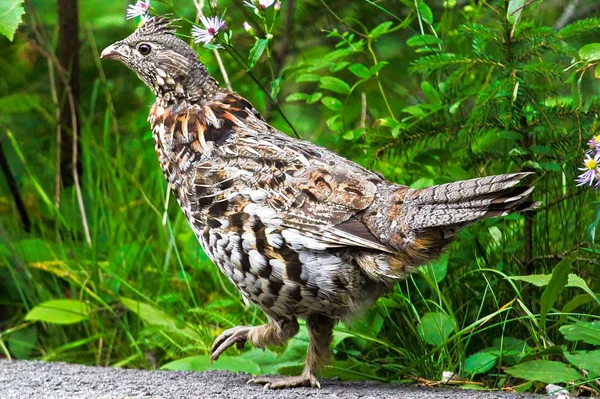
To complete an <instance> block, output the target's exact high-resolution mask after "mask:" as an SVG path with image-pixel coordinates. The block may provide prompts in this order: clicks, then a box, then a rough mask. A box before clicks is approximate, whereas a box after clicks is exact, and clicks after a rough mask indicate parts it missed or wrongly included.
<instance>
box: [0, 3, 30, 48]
mask: <svg viewBox="0 0 600 399" xmlns="http://www.w3.org/2000/svg"><path fill="white" fill-rule="evenodd" d="M23 14H25V9H23V0H4V1H2V2H1V3H0V33H1V34H3V35H4V36H6V37H7V38H8V39H9V40H13V37H14V35H15V31H16V30H17V28H18V27H19V24H20V23H21V18H22V17H23Z"/></svg>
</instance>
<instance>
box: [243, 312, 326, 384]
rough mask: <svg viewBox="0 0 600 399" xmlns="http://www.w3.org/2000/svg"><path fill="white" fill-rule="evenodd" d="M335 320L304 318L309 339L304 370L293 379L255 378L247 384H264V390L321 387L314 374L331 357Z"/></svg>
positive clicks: (317, 315)
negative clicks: (330, 347)
mask: <svg viewBox="0 0 600 399" xmlns="http://www.w3.org/2000/svg"><path fill="white" fill-rule="evenodd" d="M335 322H336V320H335V319H332V318H330V317H327V316H324V315H320V314H313V315H310V316H308V317H307V318H306V328H307V329H308V335H309V337H310V343H309V344H308V351H307V353H306V362H305V364H304V370H303V371H302V374H300V375H299V376H293V377H270V376H264V377H256V378H253V379H251V380H250V381H248V383H249V384H264V386H265V389H279V388H295V387H316V388H320V387H321V385H320V384H319V381H317V377H316V375H315V373H316V372H317V371H318V370H319V369H320V368H321V367H322V366H323V365H325V364H326V363H327V362H328V361H329V358H330V356H331V350H330V349H329V344H331V339H332V338H333V326H334V325H335Z"/></svg>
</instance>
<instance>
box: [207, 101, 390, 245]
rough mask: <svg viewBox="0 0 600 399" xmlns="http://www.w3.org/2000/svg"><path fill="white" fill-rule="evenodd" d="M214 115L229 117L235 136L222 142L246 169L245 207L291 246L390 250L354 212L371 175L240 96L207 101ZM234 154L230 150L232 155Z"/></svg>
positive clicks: (370, 193) (368, 192)
mask: <svg viewBox="0 0 600 399" xmlns="http://www.w3.org/2000/svg"><path fill="white" fill-rule="evenodd" d="M213 110H214V113H215V115H216V116H217V117H218V118H222V119H224V120H227V121H234V125H235V126H234V127H233V128H232V130H234V131H235V132H236V133H235V139H234V140H231V141H228V142H224V143H223V144H222V145H221V146H220V147H221V153H222V154H223V156H226V154H228V153H229V154H232V155H231V156H232V157H233V156H235V158H236V167H238V168H241V169H245V170H246V171H248V172H251V173H247V174H246V176H247V177H243V174H242V179H246V184H247V186H249V187H251V189H248V190H247V192H245V193H242V194H244V195H246V196H248V197H249V198H250V199H251V200H252V203H251V204H249V205H248V206H247V209H246V211H247V212H250V213H253V214H255V215H256V216H258V217H260V218H261V220H262V219H264V221H263V223H264V224H265V225H272V226H273V227H281V228H282V235H283V237H284V239H285V240H286V241H287V242H288V244H290V245H291V246H295V245H297V246H298V247H308V248H311V249H325V248H331V247H345V246H359V247H364V248H370V249H374V250H378V251H385V252H393V250H391V249H390V248H389V247H387V246H386V245H384V244H382V243H381V242H380V241H379V240H378V239H377V237H375V236H374V235H373V234H372V233H371V232H370V231H369V229H368V228H367V226H366V225H364V224H363V223H362V222H361V221H360V220H359V219H358V218H356V217H355V215H356V214H357V213H359V212H361V211H363V210H364V209H365V208H367V207H368V206H369V205H370V204H371V203H372V202H373V199H374V197H375V194H376V191H377V185H376V183H377V182H380V181H381V179H379V178H378V177H377V176H376V175H375V174H372V173H371V172H368V171H366V170H365V169H363V168H362V167H360V166H358V165H356V164H354V163H352V162H349V161H347V160H345V159H343V158H341V157H339V156H337V155H335V154H333V153H331V152H329V151H328V150H326V149H324V148H321V147H318V146H315V145H313V144H311V143H308V142H304V141H300V140H296V139H293V138H290V137H288V136H286V135H284V134H283V133H281V132H279V131H277V130H275V129H273V128H272V127H271V126H269V125H268V124H266V123H265V122H264V121H263V120H262V119H261V118H260V116H259V115H258V114H257V112H256V110H255V109H254V108H253V107H252V105H250V103H248V102H247V101H246V100H244V99H243V98H241V97H239V96H237V95H235V94H229V95H228V96H227V97H225V98H223V99H221V100H219V101H218V103H215V105H213ZM233 154H235V155H233Z"/></svg>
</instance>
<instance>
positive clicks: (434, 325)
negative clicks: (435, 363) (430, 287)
mask: <svg viewBox="0 0 600 399" xmlns="http://www.w3.org/2000/svg"><path fill="white" fill-rule="evenodd" d="M454 327H455V323H454V320H452V319H451V318H450V317H449V316H448V315H447V314H445V313H441V312H436V313H426V314H425V315H424V316H423V317H422V318H421V321H420V322H419V324H418V325H417V331H418V332H419V334H420V335H421V337H423V339H424V340H425V342H427V343H428V344H429V345H440V344H441V343H443V342H444V341H445V340H446V338H448V337H449V336H450V334H452V332H453V331H454Z"/></svg>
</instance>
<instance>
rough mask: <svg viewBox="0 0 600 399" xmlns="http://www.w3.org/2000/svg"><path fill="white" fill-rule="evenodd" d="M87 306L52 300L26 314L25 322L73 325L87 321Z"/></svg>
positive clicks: (78, 302) (79, 302)
mask: <svg viewBox="0 0 600 399" xmlns="http://www.w3.org/2000/svg"><path fill="white" fill-rule="evenodd" d="M89 317H90V309H89V306H88V305H87V304H86V303H85V302H82V301H77V300H74V299H53V300H50V301H46V302H44V303H40V304H39V305H36V306H35V307H34V308H33V309H31V310H30V311H29V312H27V315H25V320H32V321H44V322H46V323H53V324H74V323H80V322H82V321H84V320H87V319H89Z"/></svg>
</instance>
